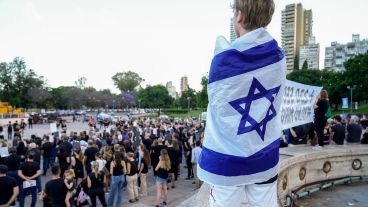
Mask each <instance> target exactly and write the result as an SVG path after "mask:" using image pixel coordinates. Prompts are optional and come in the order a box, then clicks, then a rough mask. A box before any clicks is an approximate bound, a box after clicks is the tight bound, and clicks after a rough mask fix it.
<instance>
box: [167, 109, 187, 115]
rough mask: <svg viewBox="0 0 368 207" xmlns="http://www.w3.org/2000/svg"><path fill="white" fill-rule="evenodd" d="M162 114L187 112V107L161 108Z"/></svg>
mask: <svg viewBox="0 0 368 207" xmlns="http://www.w3.org/2000/svg"><path fill="white" fill-rule="evenodd" d="M162 112H163V113H164V114H186V113H188V112H189V110H188V109H164V110H162Z"/></svg>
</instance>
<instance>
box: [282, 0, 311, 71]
mask: <svg viewBox="0 0 368 207" xmlns="http://www.w3.org/2000/svg"><path fill="white" fill-rule="evenodd" d="M312 25H313V18H312V10H305V9H304V8H303V5H302V4H301V3H299V4H289V5H286V7H285V9H284V10H282V17H281V39H282V48H283V49H284V52H285V56H286V57H285V58H286V64H287V69H288V71H291V70H293V69H294V62H296V61H295V60H296V59H297V58H298V57H299V47H300V46H302V45H305V44H306V43H307V41H308V39H309V37H310V36H311V35H312ZM298 66H299V65H298Z"/></svg>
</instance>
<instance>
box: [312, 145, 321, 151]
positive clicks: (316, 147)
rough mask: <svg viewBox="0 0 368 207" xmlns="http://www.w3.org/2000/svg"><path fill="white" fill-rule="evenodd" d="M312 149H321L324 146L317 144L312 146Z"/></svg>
mask: <svg viewBox="0 0 368 207" xmlns="http://www.w3.org/2000/svg"><path fill="white" fill-rule="evenodd" d="M312 149H313V150H317V151H320V150H322V149H323V148H322V147H321V146H319V145H316V146H314V147H312Z"/></svg>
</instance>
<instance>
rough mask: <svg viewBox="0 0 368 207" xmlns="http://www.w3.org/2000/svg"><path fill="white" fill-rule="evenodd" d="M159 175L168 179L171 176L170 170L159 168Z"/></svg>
mask: <svg viewBox="0 0 368 207" xmlns="http://www.w3.org/2000/svg"><path fill="white" fill-rule="evenodd" d="M157 177H160V178H162V179H167V178H168V177H169V170H166V169H163V168H159V169H158V170H157Z"/></svg>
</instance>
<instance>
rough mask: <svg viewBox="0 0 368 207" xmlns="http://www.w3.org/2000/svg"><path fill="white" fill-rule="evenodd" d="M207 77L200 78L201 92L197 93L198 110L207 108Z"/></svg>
mask: <svg viewBox="0 0 368 207" xmlns="http://www.w3.org/2000/svg"><path fill="white" fill-rule="evenodd" d="M207 84H208V75H205V76H203V77H202V80H201V85H202V90H201V91H199V92H198V93H197V95H196V96H197V105H198V107H200V108H207V105H208V93H207Z"/></svg>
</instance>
